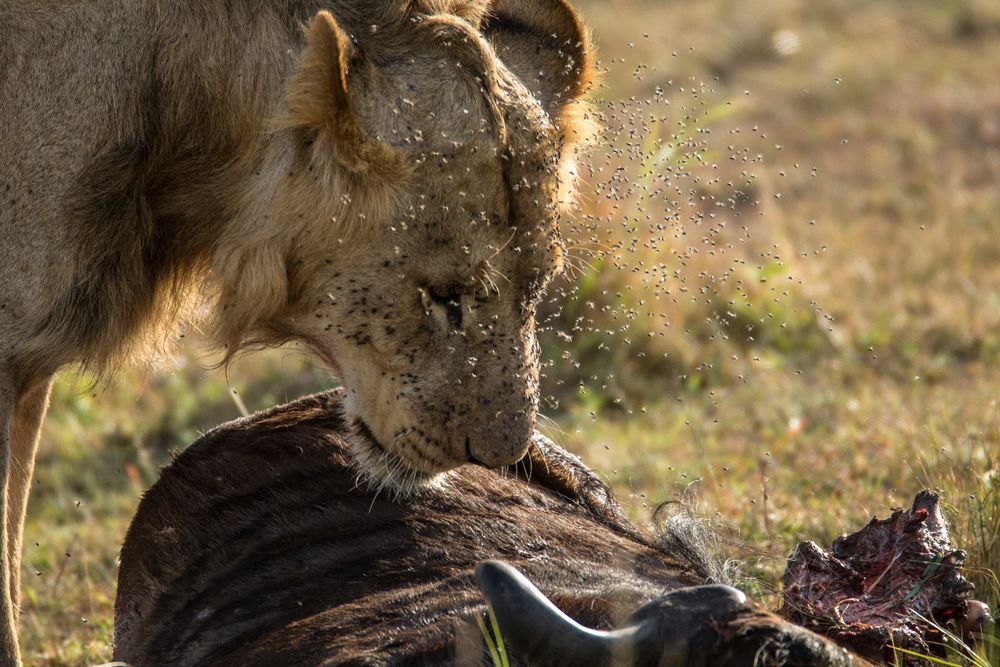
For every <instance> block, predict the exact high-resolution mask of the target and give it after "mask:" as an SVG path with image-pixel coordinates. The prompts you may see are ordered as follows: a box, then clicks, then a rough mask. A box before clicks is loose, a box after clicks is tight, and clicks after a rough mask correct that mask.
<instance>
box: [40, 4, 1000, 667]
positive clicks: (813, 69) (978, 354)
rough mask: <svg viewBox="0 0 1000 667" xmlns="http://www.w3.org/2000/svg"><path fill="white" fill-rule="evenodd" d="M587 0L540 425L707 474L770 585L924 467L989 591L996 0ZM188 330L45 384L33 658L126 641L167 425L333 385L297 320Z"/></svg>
mask: <svg viewBox="0 0 1000 667" xmlns="http://www.w3.org/2000/svg"><path fill="white" fill-rule="evenodd" d="M578 4H580V5H581V7H582V9H583V12H584V14H585V15H586V16H587V17H588V19H589V22H590V24H591V25H592V26H593V28H594V33H595V36H596V38H597V40H598V42H599V46H600V52H601V54H602V63H603V66H604V67H605V68H606V69H607V70H608V71H607V73H606V75H605V77H604V81H603V84H602V88H601V89H600V90H599V91H598V94H599V97H600V110H601V113H602V115H603V116H604V119H605V126H606V127H607V129H608V133H607V134H608V136H607V138H606V140H605V141H602V142H600V143H599V144H598V146H597V147H596V149H595V152H594V155H593V159H592V161H591V164H590V165H589V166H588V167H587V168H585V169H584V170H583V174H582V180H583V183H582V186H581V188H580V190H581V192H582V193H583V199H582V204H581V209H580V211H579V213H578V214H577V215H576V216H575V217H574V219H573V220H571V221H567V224H566V236H567V239H568V245H569V246H570V248H571V253H570V254H571V264H572V266H573V269H572V271H570V276H569V277H568V278H567V280H566V281H565V282H564V283H562V284H561V285H560V286H558V289H557V290H555V293H554V298H553V302H554V303H553V304H552V305H550V306H549V307H548V309H547V312H546V314H545V317H543V318H542V322H543V328H544V331H543V334H542V336H543V341H544V350H545V355H546V362H545V363H546V366H545V380H544V395H545V400H544V405H543V409H544V412H545V415H546V417H547V418H548V419H547V420H546V421H545V424H546V426H545V428H546V429H547V430H548V431H549V432H550V434H551V435H552V436H553V437H554V438H555V439H556V440H557V441H560V442H562V443H563V444H565V445H566V446H568V447H569V448H571V449H572V450H574V451H576V452H578V453H579V454H581V455H582V456H583V457H584V459H585V460H586V461H587V462H588V463H589V464H590V465H591V466H593V467H595V468H597V469H598V470H600V471H601V472H602V473H603V474H604V475H605V476H606V477H607V478H608V479H609V480H610V481H611V483H612V484H613V486H614V487H615V489H616V490H617V491H618V493H619V494H620V495H621V496H622V497H623V499H625V500H626V502H628V503H629V504H630V506H631V507H632V509H633V512H634V513H635V516H636V517H638V518H643V519H648V510H650V509H651V508H652V507H654V506H655V505H656V504H658V503H660V502H662V501H664V500H671V499H674V498H677V497H680V496H686V495H687V494H690V493H691V491H692V490H696V491H697V494H698V497H699V499H700V502H701V503H702V504H703V506H704V507H706V508H708V509H709V510H710V512H711V515H712V517H713V518H714V520H715V522H716V523H717V525H718V526H719V527H720V528H721V529H722V530H723V531H725V532H726V533H727V534H728V535H730V536H731V537H732V538H733V541H734V542H737V543H739V544H742V545H745V548H743V549H742V550H741V552H740V556H741V558H742V559H743V560H745V561H746V565H745V568H744V571H745V573H746V574H747V575H748V576H749V577H751V578H752V582H753V585H754V587H756V589H757V590H756V593H757V594H758V595H762V596H764V597H766V596H768V595H770V594H771V593H772V592H773V591H774V586H775V584H776V583H777V581H778V578H779V577H780V573H781V570H782V567H783V563H784V557H785V556H786V555H787V554H788V553H790V552H791V550H792V547H793V546H794V544H795V542H797V541H798V540H803V539H813V540H817V541H819V542H821V543H829V542H830V540H832V538H833V537H835V536H836V535H837V534H839V533H841V532H844V531H850V530H853V529H855V528H857V527H860V526H861V525H863V524H864V522H865V521H867V519H868V517H869V516H870V515H874V514H880V515H885V514H887V513H888V512H889V510H890V508H891V507H893V506H901V505H907V504H909V502H910V500H911V499H912V496H913V494H914V493H915V492H916V491H917V490H919V489H920V488H923V487H930V488H936V489H938V490H940V492H941V493H942V494H943V496H944V499H945V503H946V508H947V513H948V518H949V520H950V523H951V526H952V533H953V537H954V540H955V542H956V544H957V545H958V546H960V547H962V548H964V549H966V550H967V551H968V552H969V559H968V565H969V567H968V570H967V573H968V576H969V577H970V578H971V579H973V580H974V581H975V582H976V584H977V587H978V591H979V592H978V595H979V596H980V597H981V598H984V599H985V600H986V601H987V602H989V603H990V604H991V605H995V604H996V602H997V601H998V598H1000V592H998V590H997V585H996V578H995V573H997V572H1000V460H998V459H1000V454H998V452H1000V408H998V404H997V389H996V388H997V387H998V386H1000V366H998V364H997V361H998V354H1000V338H998V332H1000V240H998V239H1000V188H997V187H996V184H997V183H998V182H1000V123H998V120H997V119H998V118H1000V87H998V86H997V85H996V83H995V75H994V73H995V72H996V71H997V70H998V68H1000V49H997V48H996V47H997V41H998V39H1000V9H998V7H997V5H996V3H993V2H990V1H989V0H967V1H963V2H959V1H957V0H942V1H936V2H931V1H930V0H914V1H913V2H909V3H904V4H900V3H891V2H888V1H884V0H874V1H872V2H865V3H859V2H841V1H836V0H810V1H806V0H775V1H774V2H770V3H738V2H734V1H733V0H706V1H705V2H698V3H680V2H668V1H664V0H649V1H648V2H642V1H639V0H631V1H629V2H625V0H600V1H598V0H582V1H581V2H579V3H578ZM201 355H202V353H201V352H200V351H199V348H197V346H190V347H187V348H184V349H182V350H180V351H179V352H178V357H177V358H176V359H175V360H172V362H171V363H169V364H168V368H167V369H166V370H164V371H159V372H149V371H145V370H139V369H135V370H131V371H127V372H125V373H123V374H121V375H119V376H118V377H116V378H115V379H114V380H113V381H112V382H111V383H110V384H109V385H108V386H107V387H102V388H101V390H100V391H97V392H91V391H88V390H87V389H86V386H87V385H86V379H83V380H82V381H75V380H74V378H73V376H72V375H71V374H68V373H67V374H66V375H65V376H64V377H63V378H61V380H60V382H59V384H58V385H57V387H56V392H55V395H54V398H53V406H52V410H51V413H50V416H49V419H48V421H47V423H46V426H45V431H44V435H43V443H42V447H41V451H40V455H39V463H38V467H37V477H36V481H35V484H34V487H35V488H34V490H33V494H32V501H31V507H30V516H29V523H28V526H27V532H26V536H25V545H26V547H25V563H24V571H23V577H24V586H23V588H24V591H23V592H24V598H25V599H24V611H23V614H22V639H23V643H24V648H25V652H26V660H27V662H28V664H32V665H52V666H55V665H60V666H61V665H82V664H90V663H96V662H101V661H104V660H106V659H108V658H109V657H110V649H109V642H110V641H111V636H112V618H113V610H112V605H113V600H114V585H115V579H116V576H117V573H116V556H117V551H118V547H119V545H120V543H121V539H122V537H123V535H124V531H125V528H126V527H127V524H128V521H129V519H130V517H131V515H132V512H133V511H134V509H135V505H136V503H137V501H138V498H139V496H140V495H141V493H142V490H143V489H145V488H146V487H147V486H148V485H149V484H151V483H152V482H153V481H154V480H155V479H156V475H157V470H158V467H159V466H160V465H162V464H164V463H165V462H167V461H168V460H169V452H170V451H171V450H175V449H178V448H180V447H183V446H184V445H185V444H186V443H187V442H190V441H191V440H192V439H193V438H194V437H196V436H197V434H198V433H199V432H200V431H203V430H205V429H207V428H210V427H211V426H213V425H215V424H217V423H219V422H220V421H223V420H226V419H230V418H233V417H236V416H238V415H239V414H240V410H241V409H240V403H241V402H242V404H244V405H245V406H246V407H247V408H248V409H251V410H253V409H258V408H262V407H266V406H269V405H273V404H274V403H277V402H281V401H284V400H286V399H290V398H294V397H296V396H298V395H300V394H302V393H305V392H307V391H313V390H317V389H322V388H326V387H329V386H332V382H331V380H330V379H329V378H328V376H327V375H326V373H325V372H324V371H322V370H321V369H319V368H317V367H316V366H315V365H314V364H313V363H312V362H310V361H309V360H308V359H306V358H305V357H304V356H303V355H301V354H299V353H298V352H296V351H294V350H289V351H272V352H267V353H261V354H258V355H255V356H252V357H248V358H247V359H245V360H241V361H239V362H238V363H237V365H236V366H235V367H234V368H232V369H231V371H230V372H229V374H228V377H227V376H226V374H224V373H223V372H221V371H218V370H216V371H212V370H207V369H206V368H203V367H204V366H208V365H210V360H207V359H205V358H203V357H202V356H201ZM234 389H235V390H236V391H237V392H238V394H237V395H236V396H234V395H233V394H232V391H233V390H234ZM95 394H96V395H95ZM237 399H238V400H237ZM958 659H959V658H953V660H958Z"/></svg>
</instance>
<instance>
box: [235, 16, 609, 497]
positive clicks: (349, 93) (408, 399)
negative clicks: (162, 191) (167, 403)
mask: <svg viewBox="0 0 1000 667" xmlns="http://www.w3.org/2000/svg"><path fill="white" fill-rule="evenodd" d="M383 4H385V5H387V7H389V8H392V7H395V8H396V10H397V11H389V9H385V10H384V11H382V12H381V14H380V15H379V16H377V17H375V18H373V17H372V15H366V16H363V17H359V16H356V15H355V14H358V13H359V12H358V10H351V11H350V12H348V11H347V10H345V16H335V15H334V14H331V13H329V12H325V11H324V12H320V13H319V14H318V15H317V16H315V17H314V18H313V19H312V21H311V24H310V25H309V27H308V29H307V32H306V44H305V48H304V51H303V53H302V55H301V57H300V60H299V65H298V69H297V71H296V73H295V74H294V76H293V77H292V78H291V80H290V82H289V84H288V90H287V111H286V113H285V114H284V116H283V118H282V119H281V121H280V123H279V124H278V125H279V126H278V128H277V129H276V130H275V132H274V137H273V141H272V144H271V147H270V149H269V153H268V158H267V160H266V163H265V164H264V165H262V166H261V169H260V176H259V180H258V182H257V183H256V185H255V189H254V191H253V192H251V193H249V194H248V195H247V202H246V206H245V208H246V209H247V211H248V212H249V213H248V214H247V216H246V222H245V224H244V225H243V227H242V228H239V229H238V233H239V234H241V238H240V240H239V241H238V242H237V243H234V244H233V248H234V249H233V250H231V251H225V252H220V255H219V257H217V261H216V268H217V271H219V272H220V273H221V274H222V275H223V276H224V278H223V289H222V292H221V294H222V303H221V304H220V307H221V313H222V315H221V318H220V328H221V331H222V334H223V336H224V339H225V340H226V342H227V343H228V344H229V346H230V349H236V348H238V347H240V346H244V345H246V344H248V343H250V342H253V341H257V342H264V343H271V342H276V341H279V340H288V339H296V340H300V341H303V342H304V343H305V344H306V345H308V346H309V347H310V348H311V349H313V350H314V351H315V352H316V353H317V354H318V355H320V357H322V358H323V359H324V360H325V361H326V362H327V363H328V364H329V365H330V367H331V368H332V369H334V371H335V373H337V374H338V375H339V376H340V377H341V379H342V380H343V382H344V384H345V386H346V387H347V388H348V391H349V394H348V395H349V398H348V401H347V406H348V407H347V409H348V412H349V414H348V416H349V418H350V419H351V420H352V422H353V423H354V424H355V426H356V429H357V432H358V437H357V441H358V443H357V450H358V453H359V455H360V460H361V463H362V465H363V468H364V470H365V471H366V472H367V473H368V474H369V475H370V476H371V477H373V478H374V479H375V480H376V481H378V482H384V483H388V484H390V485H392V486H393V487H395V488H397V489H399V488H403V489H406V488H412V487H413V486H414V485H415V484H418V483H419V482H421V481H424V480H426V479H429V478H430V477H432V476H434V475H436V474H437V473H440V472H443V471H446V470H449V469H452V468H454V467H456V466H458V465H460V464H462V463H465V462H467V461H477V462H481V463H484V464H486V465H490V466H497V465H503V464H510V463H513V462H515V461H516V460H518V459H519V458H520V457H521V456H523V454H524V452H525V450H526V447H527V444H528V441H529V438H530V436H531V433H532V431H533V429H534V426H535V419H536V414H537V405H538V375H539V353H538V343H537V340H536V337H535V308H536V305H537V303H538V301H539V298H540V296H541V294H542V291H543V289H544V288H545V286H546V284H547V283H548V282H549V281H550V280H551V279H552V277H553V276H554V275H556V274H557V273H558V272H559V271H560V270H561V254H562V246H561V240H560V235H559V228H558V220H557V218H558V216H559V212H560V208H561V207H564V205H565V204H566V203H567V202H566V199H567V198H568V191H569V189H568V188H567V181H568V180H569V179H571V175H570V174H569V173H568V172H569V171H571V160H572V155H571V153H572V147H573V145H575V144H576V143H577V142H578V140H580V139H583V138H585V136H584V135H585V134H586V132H587V130H586V125H587V123H586V121H585V110H584V109H583V108H582V107H581V105H580V100H581V98H582V97H583V95H584V90H585V88H586V87H587V85H588V77H589V76H590V72H591V69H590V60H591V59H590V55H589V47H588V42H587V38H586V35H585V33H584V31H583V30H582V29H581V26H580V23H579V21H578V20H577V18H576V17H575V16H574V14H573V13H572V11H571V10H570V8H569V7H568V6H567V5H566V4H565V3H564V2H563V0H534V1H529V0H493V1H492V2H489V3H486V2H464V3H459V2H452V3H450V4H449V5H448V6H447V7H444V5H446V4H448V3H444V2H442V1H440V0H435V1H432V0H424V1H423V2H422V3H403V2H398V3H383ZM414 5H422V9H420V10H419V11H417V10H415V9H414V8H413V7H414ZM347 14H350V15H347ZM237 247H238V249H235V248H237ZM225 276H229V280H228V281H227V280H226V279H225ZM248 332H249V333H248Z"/></svg>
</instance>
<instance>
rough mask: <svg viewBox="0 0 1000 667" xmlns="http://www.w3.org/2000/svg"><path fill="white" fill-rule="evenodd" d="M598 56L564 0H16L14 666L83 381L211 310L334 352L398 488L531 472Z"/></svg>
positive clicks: (0, 630) (1, 370)
mask: <svg viewBox="0 0 1000 667" xmlns="http://www.w3.org/2000/svg"><path fill="white" fill-rule="evenodd" d="M592 60H593V56H592V53H591V47H590V42H589V39H588V36H587V33H586V31H585V29H584V27H583V26H582V24H581V22H580V20H579V19H578V18H577V16H576V15H575V13H574V12H573V10H572V9H571V8H570V7H569V6H568V5H567V4H566V2H565V0H369V1H366V2H352V1H349V0H282V1H279V0H233V1H232V2H226V3H217V2H205V3H200V2H198V3H190V2H182V1H181V0H159V1H157V2H148V1H143V0H116V1H113V0H85V1H83V2H74V3H44V4H39V3H37V2H35V1H34V0H11V1H9V2H6V3H4V4H3V6H2V7H0V93H2V94H0V119H2V123H0V154H2V155H3V160H2V161H0V232H2V234H0V238H2V239H3V242H2V243H0V462H2V469H0V473H2V474H0V479H2V480H3V482H4V485H5V492H4V493H2V494H0V499H2V502H3V516H4V517H5V518H6V520H5V521H0V540H2V544H3V545H5V548H4V549H2V552H3V557H2V564H3V571H2V572H0V587H2V597H0V599H2V605H3V608H4V614H3V617H2V619H0V664H4V665H9V664H17V663H18V662H19V653H18V647H17V642H16V635H15V625H16V615H17V613H16V601H17V591H18V584H19V576H18V573H19V568H20V553H21V535H22V529H23V522H24V512H25V507H26V504H27V496H28V488H29V485H30V480H31V475H32V467H33V464H34V456H35V450H36V447H37V443H38V440H39V430H40V427H41V423H42V421H43V419H44V416H45V412H46V408H47V404H48V395H49V388H50V385H51V382H52V378H53V376H54V374H55V373H56V371H57V370H58V369H60V368H62V367H64V366H67V365H72V364H77V365H80V366H82V367H84V368H88V369H93V370H94V371H96V373H97V376H98V377H106V376H107V374H109V373H111V372H113V371H114V370H115V369H116V368H118V367H119V366H121V365H122V364H123V363H126V362H129V361H132V360H135V359H142V358H150V357H152V356H155V352H156V351H157V350H164V349H168V348H169V345H170V344H171V343H172V341H173V340H174V339H175V332H176V331H178V326H181V325H183V324H184V323H186V322H189V321H192V318H195V319H194V321H196V322H200V326H202V327H203V328H204V329H205V331H206V334H207V335H208V337H209V339H210V341H211V342H212V343H214V344H216V345H218V346H219V347H220V348H221V349H223V350H224V354H225V358H226V360H228V359H230V358H231V357H232V356H233V355H234V354H236V353H238V352H239V351H241V350H245V349H249V348H255V347H267V346H275V345H280V344H284V343H287V342H298V343H300V344H302V345H304V346H305V347H307V348H308V349H309V350H311V351H312V352H314V353H315V354H316V355H317V357H318V358H319V359H321V360H322V361H323V362H325V363H326V365H327V366H328V367H329V368H330V370H331V371H332V373H333V374H334V375H335V376H337V377H338V378H340V380H341V382H342V384H343V385H344V386H345V387H346V388H347V399H346V406H347V414H348V415H349V418H350V420H351V423H352V425H353V428H354V434H355V435H354V451H355V458H356V460H357V465H358V469H359V470H360V471H361V474H362V475H363V476H364V477H365V478H366V479H369V480H370V481H371V482H372V483H373V484H375V485H379V486H384V487H386V488H391V489H394V490H396V491H398V492H407V491H408V490H412V489H414V488H418V487H420V486H422V485H425V484H428V483H431V482H432V480H434V479H436V478H437V477H438V476H439V475H441V474H443V473H445V472H447V471H449V470H451V469H453V468H455V467H456V466H459V465H460V464H463V463H465V462H470V461H472V462H478V463H481V464H483V465H487V466H500V465H506V464H510V463H512V462H514V461H516V460H518V459H520V458H521V457H522V456H523V455H524V453H525V451H526V448H527V446H528V442H529V440H530V436H531V434H532V433H533V430H534V425H535V420H536V414H537V404H538V378H539V350H538V343H537V340H536V335H535V333H536V332H535V328H536V324H535V311H536V304H538V302H539V299H540V296H541V294H542V292H543V290H544V289H545V287H546V284H547V283H549V281H550V280H552V278H553V277H554V276H555V275H557V274H558V273H559V272H560V270H561V263H562V253H563V250H562V241H561V239H560V233H559V219H560V217H561V216H562V215H563V214H564V213H565V211H566V210H567V204H569V203H570V202H571V200H572V181H573V172H574V167H573V156H574V153H575V150H576V147H577V146H579V145H582V144H583V143H584V142H585V140H586V138H587V136H588V135H589V134H591V129H590V128H589V126H590V116H591V114H590V112H589V111H588V109H587V106H586V98H587V91H588V88H589V87H590V86H591V81H592V78H593V72H594V67H593V64H592Z"/></svg>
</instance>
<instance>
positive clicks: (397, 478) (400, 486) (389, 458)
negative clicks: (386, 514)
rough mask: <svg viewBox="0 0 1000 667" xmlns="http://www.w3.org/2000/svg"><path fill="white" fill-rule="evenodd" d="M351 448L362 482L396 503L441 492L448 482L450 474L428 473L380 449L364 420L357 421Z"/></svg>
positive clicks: (382, 448)
mask: <svg viewBox="0 0 1000 667" xmlns="http://www.w3.org/2000/svg"><path fill="white" fill-rule="evenodd" d="M350 444H351V454H352V455H353V458H354V464H355V465H356V466H357V468H358V482H359V483H360V484H364V485H365V486H367V487H368V488H369V489H370V490H371V491H373V492H374V493H375V494H376V495H377V494H378V493H380V492H382V491H387V492H388V493H389V495H390V496H391V497H392V498H393V499H404V498H410V497H412V496H414V495H416V494H418V493H420V492H421V491H424V490H427V489H433V488H439V487H440V486H441V485H443V484H444V483H445V482H446V481H447V478H448V473H447V472H427V471H424V470H417V469H415V468H412V467H410V466H409V465H407V464H406V462H405V461H403V460H402V459H401V458H400V457H399V456H397V455H396V454H393V453H392V452H390V451H388V450H387V449H385V448H384V447H382V446H381V445H379V443H378V441H377V440H376V439H375V437H374V436H373V435H372V432H371V429H369V428H368V425H367V424H365V423H364V422H363V421H362V420H360V419H355V420H354V421H353V424H352V428H351V434H350Z"/></svg>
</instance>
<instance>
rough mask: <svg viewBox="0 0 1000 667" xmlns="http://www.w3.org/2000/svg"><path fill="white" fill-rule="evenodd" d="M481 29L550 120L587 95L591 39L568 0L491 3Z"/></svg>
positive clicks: (510, 0) (590, 71) (591, 69)
mask: <svg viewBox="0 0 1000 667" xmlns="http://www.w3.org/2000/svg"><path fill="white" fill-rule="evenodd" d="M481 29H482V32H483V35H484V36H485V37H486V38H487V40H489V41H490V42H491V43H492V44H493V48H494V50H495V51H496V53H497V56H498V57H499V58H500V60H501V61H503V63H504V65H506V66H507V69H509V70H511V72H513V73H514V74H515V75H516V76H517V77H518V78H519V79H521V81H522V83H524V85H525V86H526V87H527V88H528V90H530V91H531V93H532V94H533V95H534V96H535V98H536V99H537V100H538V101H539V102H541V103H542V105H543V106H544V107H545V108H546V110H547V111H548V112H549V113H550V114H551V115H553V116H555V117H558V116H560V115H561V114H562V112H563V111H564V110H565V109H566V107H567V106H568V105H570V104H572V103H573V102H574V101H576V100H578V99H580V98H581V97H583V96H584V95H585V94H586V93H587V92H588V87H589V84H590V82H591V80H592V78H593V75H594V74H593V63H592V58H593V55H592V50H591V45H590V39H589V37H588V35H587V31H586V29H585V28H584V27H583V24H582V23H581V22H580V19H579V18H578V17H577V15H576V13H574V11H573V10H572V8H570V6H569V5H568V4H567V3H566V1H565V0H492V2H491V3H490V12H489V14H488V15H487V17H486V20H485V21H484V23H483V25H482V28H481Z"/></svg>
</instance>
